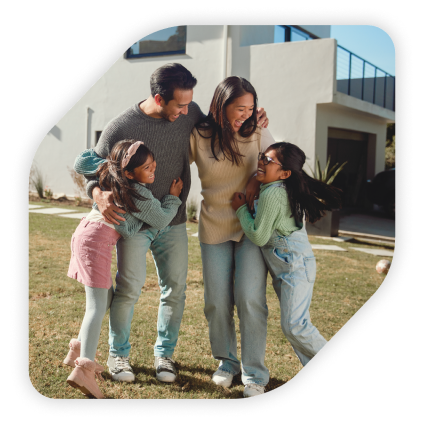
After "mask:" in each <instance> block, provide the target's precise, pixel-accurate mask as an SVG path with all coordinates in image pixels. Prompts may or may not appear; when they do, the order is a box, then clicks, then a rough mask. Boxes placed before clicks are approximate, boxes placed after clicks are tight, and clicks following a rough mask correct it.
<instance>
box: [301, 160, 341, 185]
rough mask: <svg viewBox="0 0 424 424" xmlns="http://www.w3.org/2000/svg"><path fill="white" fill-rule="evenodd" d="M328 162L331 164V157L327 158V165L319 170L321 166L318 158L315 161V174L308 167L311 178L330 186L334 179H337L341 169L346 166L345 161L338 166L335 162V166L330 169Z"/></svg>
mask: <svg viewBox="0 0 424 424" xmlns="http://www.w3.org/2000/svg"><path fill="white" fill-rule="evenodd" d="M330 162H331V156H329V157H328V160H327V165H326V166H325V168H324V169H323V170H321V165H320V162H319V158H318V156H317V157H316V159H315V172H314V171H313V170H312V168H311V167H310V166H309V164H308V166H309V169H310V170H311V173H312V176H313V177H314V178H315V179H316V180H319V181H322V182H323V183H326V184H328V185H331V183H332V182H333V181H334V178H336V177H337V175H338V174H339V172H340V171H341V170H342V169H343V167H344V166H345V165H346V164H347V161H346V162H344V163H342V164H341V165H340V166H338V165H339V163H338V162H336V164H335V165H333V166H332V167H331V168H330Z"/></svg>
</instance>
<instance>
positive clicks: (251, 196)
mask: <svg viewBox="0 0 424 424" xmlns="http://www.w3.org/2000/svg"><path fill="white" fill-rule="evenodd" d="M260 188H261V183H260V182H259V181H258V180H257V179H256V173H255V174H253V175H252V176H251V177H250V180H249V181H248V182H247V185H246V202H247V205H248V206H249V209H250V210H251V211H252V210H253V206H254V205H253V202H254V201H255V200H256V199H257V198H258V197H259V191H260Z"/></svg>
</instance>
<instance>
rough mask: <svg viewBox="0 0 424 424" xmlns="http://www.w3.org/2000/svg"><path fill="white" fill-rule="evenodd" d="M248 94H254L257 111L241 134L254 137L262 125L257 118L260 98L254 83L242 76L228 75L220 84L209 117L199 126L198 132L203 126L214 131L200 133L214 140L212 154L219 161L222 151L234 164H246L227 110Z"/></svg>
mask: <svg viewBox="0 0 424 424" xmlns="http://www.w3.org/2000/svg"><path fill="white" fill-rule="evenodd" d="M247 93H250V94H252V95H253V101H254V110H253V113H252V116H251V117H250V118H249V119H246V120H245V121H244V123H243V125H242V126H241V127H240V130H239V134H240V135H241V136H242V137H244V138H247V137H250V136H251V135H252V134H253V133H254V132H255V131H256V127H257V124H258V122H257V118H256V109H257V104H258V97H257V95H256V91H255V89H254V88H253V86H252V84H250V82H249V81H247V80H246V79H244V78H241V77H228V78H225V80H224V81H222V82H220V83H219V85H218V87H216V89H215V93H214V95H213V98H212V102H211V105H210V107H209V114H208V116H206V117H205V118H204V119H203V120H201V121H200V122H199V123H198V124H197V125H196V128H197V130H198V131H199V129H210V130H212V131H211V135H210V136H205V135H203V134H202V133H201V132H200V131H199V134H200V135H201V136H202V137H203V138H210V139H211V150H212V155H213V157H214V158H215V159H216V160H219V159H218V154H219V153H220V152H222V153H223V154H224V158H226V159H228V160H230V161H231V162H232V163H233V164H236V165H237V166H240V165H242V164H243V156H244V155H242V154H241V153H240V150H239V148H238V141H237V140H236V139H235V138H234V131H233V128H232V126H231V124H230V122H229V121H228V119H227V116H226V114H225V109H226V107H227V106H228V105H230V104H231V103H233V102H234V101H235V100H236V99H237V98H238V97H241V96H244V95H245V94H247Z"/></svg>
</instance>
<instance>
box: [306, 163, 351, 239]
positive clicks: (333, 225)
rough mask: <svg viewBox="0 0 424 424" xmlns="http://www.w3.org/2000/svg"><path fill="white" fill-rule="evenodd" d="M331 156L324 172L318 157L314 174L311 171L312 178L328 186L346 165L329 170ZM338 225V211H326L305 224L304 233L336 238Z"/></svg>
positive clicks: (334, 166)
mask: <svg viewBox="0 0 424 424" xmlns="http://www.w3.org/2000/svg"><path fill="white" fill-rule="evenodd" d="M330 162H331V156H329V157H328V160H327V165H326V167H325V169H324V170H322V171H321V165H320V162H319V159H318V156H317V157H316V160H315V172H314V171H313V170H312V168H311V167H309V169H310V170H311V173H312V176H313V177H314V178H315V179H317V180H319V181H322V182H323V183H326V184H328V185H330V184H331V183H332V182H333V181H334V178H336V177H337V175H338V174H339V172H340V171H341V170H342V169H343V167H344V166H345V165H346V164H347V161H346V162H344V163H343V164H341V165H340V166H339V163H338V162H337V163H336V164H335V165H333V166H332V167H331V168H330ZM308 166H309V165H308ZM339 224H340V210H339V209H335V210H332V211H327V212H326V213H325V215H324V216H323V217H322V218H321V219H319V220H318V221H316V222H314V223H313V224H312V223H311V222H306V232H307V233H308V234H309V235H311V236H322V237H337V236H338V235H339Z"/></svg>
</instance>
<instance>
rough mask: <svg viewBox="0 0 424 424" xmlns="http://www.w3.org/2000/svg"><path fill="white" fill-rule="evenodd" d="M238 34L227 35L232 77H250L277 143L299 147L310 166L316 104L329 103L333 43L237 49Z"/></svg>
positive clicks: (330, 41)
mask: <svg viewBox="0 0 424 424" xmlns="http://www.w3.org/2000/svg"><path fill="white" fill-rule="evenodd" d="M236 30H237V28H235V29H232V31H231V35H230V36H231V74H232V75H240V76H243V77H245V78H247V79H249V81H250V82H251V83H252V85H253V86H254V87H255V89H256V92H257V94H258V98H259V104H260V106H262V107H264V108H265V109H266V111H267V115H268V117H269V119H270V125H269V129H270V131H271V133H272V135H273V136H274V138H275V140H276V141H288V142H290V143H294V144H297V145H298V146H299V147H300V148H301V149H302V150H304V151H305V153H306V155H307V157H308V159H309V161H310V164H311V166H312V165H313V159H314V157H315V133H316V131H315V125H316V105H317V103H330V102H331V101H332V100H333V94H334V78H335V50H336V41H335V40H334V39H324V40H310V41H299V42H295V43H281V44H266V45H260V46H257V45H254V46H246V47H237V46H238V44H239V39H240V34H239V33H237V32H236Z"/></svg>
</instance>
